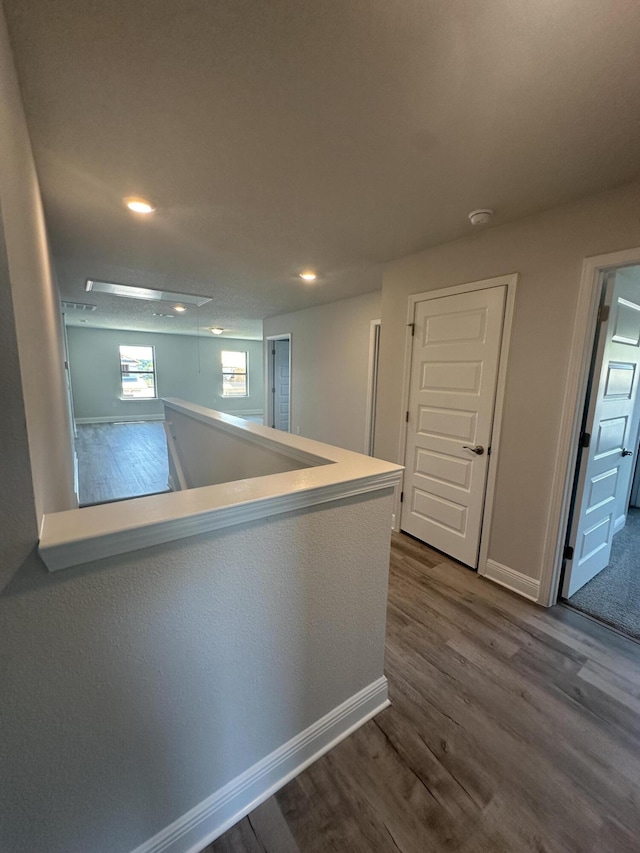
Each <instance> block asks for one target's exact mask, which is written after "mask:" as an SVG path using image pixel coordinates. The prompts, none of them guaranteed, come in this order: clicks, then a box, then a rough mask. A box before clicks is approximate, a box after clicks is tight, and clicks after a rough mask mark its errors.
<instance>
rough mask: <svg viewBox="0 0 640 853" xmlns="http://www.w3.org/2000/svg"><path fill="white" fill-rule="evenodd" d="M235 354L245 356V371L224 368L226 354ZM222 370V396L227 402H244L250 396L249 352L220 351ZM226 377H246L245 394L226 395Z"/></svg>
mask: <svg viewBox="0 0 640 853" xmlns="http://www.w3.org/2000/svg"><path fill="white" fill-rule="evenodd" d="M225 353H234V354H242V355H244V371H240V372H238V368H227V369H226V370H225V366H224V354H225ZM220 369H221V373H222V396H223V398H224V399H225V400H244V399H246V398H247V397H248V396H249V351H248V350H240V349H237V350H236V349H223V350H220ZM225 376H244V394H228V393H225V387H224V380H225Z"/></svg>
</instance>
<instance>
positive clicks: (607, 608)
mask: <svg viewBox="0 0 640 853" xmlns="http://www.w3.org/2000/svg"><path fill="white" fill-rule="evenodd" d="M567 604H569V605H571V606H572V607H575V608H576V610H581V611H582V612H583V613H588V614H589V616H594V617H595V618H596V619H600V621H602V622H606V624H607V625H613V627H614V628H617V629H618V630H620V631H623V632H624V633H625V634H628V635H629V636H630V637H635V638H636V639H639V640H640V509H637V508H630V509H629V513H628V515H627V523H626V525H625V526H624V527H623V528H622V530H621V531H620V532H619V533H617V534H616V536H615V537H614V539H613V548H612V549H611V560H610V561H609V565H608V566H607V568H606V569H604V570H603V571H601V572H600V574H599V575H596V576H595V578H593V580H590V581H589V583H588V584H586V585H585V586H583V587H582V589H580V590H578V592H576V594H575V595H573V596H571V598H570V599H569V600H568V601H567Z"/></svg>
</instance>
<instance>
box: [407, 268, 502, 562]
mask: <svg viewBox="0 0 640 853" xmlns="http://www.w3.org/2000/svg"><path fill="white" fill-rule="evenodd" d="M517 284H518V273H512V274H511V275H502V276H498V277H497V278H487V279H483V280H481V281H472V282H469V283H468V284H458V285H454V286H453V287H443V288H440V289H439V290H427V291H425V292H424V293H414V294H412V295H411V296H410V297H409V306H408V310H407V331H406V336H405V347H404V371H403V379H402V410H401V413H400V418H401V423H402V429H401V430H400V445H399V448H398V464H400V465H404V464H405V452H406V446H407V430H406V422H405V418H406V412H407V411H408V409H409V385H410V380H411V356H412V349H413V318H414V315H415V306H416V303H417V302H424V301H425V300H427V299H439V298H441V297H443V296H455V295H457V294H459V293H472V292H473V291H476V290H487V289H488V288H490V287H500V286H505V285H506V288H507V295H506V299H505V308H504V323H503V327H502V343H501V346H500V360H499V364H498V381H497V385H496V402H495V409H494V415H493V426H492V429H491V445H490V446H491V457H490V459H489V468H488V471H487V486H486V490H485V499H484V515H483V518H482V528H481V530H480V557H479V560H478V574H480V575H484V574H486V566H487V558H488V552H489V531H490V530H491V517H492V515H493V500H494V493H495V486H496V472H497V470H498V466H497V464H496V463H497V461H498V455H499V445H500V434H501V430H502V412H503V409H504V395H505V387H506V382H507V363H508V359H509V344H510V342H511V328H512V326H513V312H514V306H515V299H516V287H517ZM402 488H404V484H403V486H402ZM400 509H401V507H400V494H399V491H398V490H397V489H396V498H395V507H394V530H396V531H399V530H400Z"/></svg>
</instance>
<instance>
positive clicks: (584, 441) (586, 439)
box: [580, 432, 591, 447]
mask: <svg viewBox="0 0 640 853" xmlns="http://www.w3.org/2000/svg"><path fill="white" fill-rule="evenodd" d="M590 444H591V433H590V432H583V433H582V435H581V436H580V447H589V445H590Z"/></svg>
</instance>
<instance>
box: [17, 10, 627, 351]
mask: <svg viewBox="0 0 640 853" xmlns="http://www.w3.org/2000/svg"><path fill="white" fill-rule="evenodd" d="M4 4H5V8H6V12H7V17H8V22H9V26H10V33H11V37H12V42H13V46H14V51H15V60H16V65H17V68H18V73H19V76H20V80H21V85H22V87H23V93H24V101H25V108H26V112H27V118H28V122H29V126H30V129H31V133H32V139H33V145H34V152H35V157H36V162H37V166H38V171H39V175H40V179H41V185H42V191H43V196H44V202H45V209H46V214H47V221H48V226H49V229H50V237H51V243H52V249H53V253H54V256H55V263H56V270H57V273H58V278H59V283H60V286H61V290H62V293H63V296H64V298H65V299H74V300H78V301H95V299H93V298H92V299H91V300H87V299H86V294H84V290H83V287H84V281H85V279H86V278H87V277H90V278H96V279H103V280H111V281H116V282H121V283H126V284H140V285H143V286H152V287H155V288H158V289H165V290H172V291H179V292H192V293H196V294H202V295H206V296H211V297H212V298H213V302H212V303H209V306H208V310H207V312H205V309H204V308H203V309H201V312H205V313H206V316H205V317H204V318H203V317H201V318H200V319H201V320H204V322H203V323H202V325H220V326H224V327H226V328H228V329H229V334H233V335H240V336H241V335H246V336H248V337H252V336H253V337H259V336H260V334H261V322H260V321H261V319H262V318H263V317H264V316H269V315H273V314H278V313H282V312H285V311H293V310H297V309H300V308H304V307H307V306H310V305H314V304H319V303H322V302H328V301H332V300H335V299H340V298H344V297H347V296H353V295H356V294H359V293H364V292H368V291H371V290H376V289H378V288H379V287H380V283H381V266H380V265H381V264H382V263H383V262H385V261H388V260H390V259H393V258H396V257H399V256H402V255H405V254H409V253H411V252H415V251H417V250H419V249H422V248H426V247H428V246H431V245H434V244H437V243H441V242H444V241H448V240H452V239H455V238H457V237H461V236H463V235H465V234H466V233H468V231H469V230H470V227H471V226H470V225H469V223H468V221H467V217H466V215H467V213H468V211H470V210H472V209H473V208H477V207H485V206H486V207H493V208H494V209H495V211H496V216H495V224H500V223H503V222H506V221H508V220H511V219H515V218H518V217H521V216H524V215H526V214H528V213H532V212H534V211H536V210H540V209H543V208H546V207H550V206H552V205H555V204H558V203H562V202H565V201H569V200H572V199H574V198H577V197H579V196H582V195H586V194H589V193H591V192H595V191H598V190H601V189H605V188H609V187H612V186H615V185H618V184H621V183H624V182H626V181H628V180H630V179H632V178H635V177H637V176H638V175H639V174H640V154H639V152H640V147H639V145H638V140H639V139H640V62H639V61H638V49H637V47H638V44H640V3H638V2H636V0H608V2H602V0H536V2H531V0H482V2H478V0H313V2H312V1H311V0H308V2H304V0H135V2H132V0H109V2H105V0H56V2H44V0H4ZM128 195H141V196H145V197H148V198H150V199H151V200H152V201H153V202H154V203H155V204H156V205H157V208H158V209H157V212H156V213H155V214H154V215H153V216H152V217H150V218H148V219H141V218H140V217H136V216H135V215H133V214H131V213H130V212H128V211H127V210H125V208H124V207H123V206H122V201H121V200H122V198H123V196H128ZM307 267H312V268H316V269H317V270H318V272H319V273H320V280H319V283H318V284H316V285H312V286H310V285H306V284H303V283H302V282H301V281H300V280H299V279H297V277H296V274H297V273H298V272H299V271H300V270H301V269H303V268H307ZM89 295H90V294H89ZM155 309H156V310H158V309H157V306H155ZM127 310H130V305H127ZM145 310H149V308H148V306H146V308H145ZM151 310H153V308H151ZM141 311H142V309H140V311H138V314H139V315H140V316H138V318H137V319H135V320H133V321H132V322H133V324H134V325H136V326H139V325H144V323H146V322H147V318H146V316H144V317H143V316H141ZM101 315H102V322H109V308H108V306H106V303H105V305H101V307H100V309H99V310H98V311H96V312H95V313H94V314H93V315H91V317H88V316H87V317H85V319H88V320H89V321H90V322H91V323H93V322H94V321H95V322H101V320H100V316H101ZM171 323H174V324H175V323H177V321H171ZM167 325H169V324H167Z"/></svg>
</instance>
